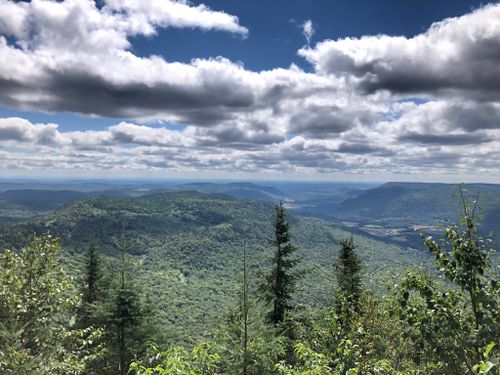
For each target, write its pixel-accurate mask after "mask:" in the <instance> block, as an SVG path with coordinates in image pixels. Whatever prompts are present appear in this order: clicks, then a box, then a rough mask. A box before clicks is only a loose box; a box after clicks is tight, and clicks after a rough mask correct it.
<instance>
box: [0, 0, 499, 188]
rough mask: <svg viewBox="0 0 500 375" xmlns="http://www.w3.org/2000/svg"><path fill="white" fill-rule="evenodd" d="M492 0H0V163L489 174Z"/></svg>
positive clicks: (495, 103)
mask: <svg viewBox="0 0 500 375" xmlns="http://www.w3.org/2000/svg"><path fill="white" fill-rule="evenodd" d="M499 150H500V3H498V2H488V1H481V2H479V1H460V0H443V1H434V0H420V1H411V2H410V1H400V0H393V1H392V0H391V1H389V0H385V1H384V0H382V1H376V2H375V1H371V0H363V1H362V0H349V1H345V0H314V1H311V0H286V1H285V0H271V1H270V0H267V1H260V0H253V1H243V0H217V1H215V0H214V1H204V2H202V1H192V2H187V1H183V0H144V1H135V0H100V1H90V0H63V1H51V0H33V1H31V2H25V1H22V2H21V1H18V2H14V1H9V0H0V176H2V177H68V178H75V177H76V178H134V177H137V178H161V179H168V178H188V179H204V178H206V179H208V178H209V179H214V178H223V179H252V180H265V179H294V180H317V181H318V180H326V181H339V180H340V181H389V180H401V181H443V182H462V181H463V182H469V181H478V182H499V183H500V152H498V151H499Z"/></svg>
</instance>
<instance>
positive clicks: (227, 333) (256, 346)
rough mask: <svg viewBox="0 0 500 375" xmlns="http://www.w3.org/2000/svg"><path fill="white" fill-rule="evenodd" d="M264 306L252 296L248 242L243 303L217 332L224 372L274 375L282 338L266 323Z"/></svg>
mask: <svg viewBox="0 0 500 375" xmlns="http://www.w3.org/2000/svg"><path fill="white" fill-rule="evenodd" d="M266 320H267V319H266V311H265V309H264V308H263V306H262V304H261V303H259V302H258V301H257V300H256V299H255V298H252V297H251V296H250V278H249V271H248V257H247V248H246V242H244V243H243V283H242V290H241V303H239V304H238V306H236V307H235V308H233V309H232V310H231V311H230V313H229V316H228V319H227V321H226V322H225V323H224V324H223V325H222V326H221V327H220V330H219V332H218V335H219V337H218V340H217V341H218V350H219V353H220V354H221V358H222V369H223V373H230V374H242V375H258V374H268V373H274V366H275V363H276V361H277V360H278V358H279V357H280V356H281V355H282V354H283V353H284V347H283V342H282V341H283V337H282V336H281V335H280V332H279V331H280V330H279V329H278V328H277V327H274V326H272V325H269V324H267V321H266Z"/></svg>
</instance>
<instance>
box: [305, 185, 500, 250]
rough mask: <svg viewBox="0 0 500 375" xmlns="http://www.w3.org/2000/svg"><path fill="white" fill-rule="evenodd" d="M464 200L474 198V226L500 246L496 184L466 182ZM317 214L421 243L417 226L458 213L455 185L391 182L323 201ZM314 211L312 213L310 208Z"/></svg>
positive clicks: (433, 227) (432, 227) (434, 224)
mask: <svg viewBox="0 0 500 375" xmlns="http://www.w3.org/2000/svg"><path fill="white" fill-rule="evenodd" d="M465 190H466V191H465V197H466V198H467V199H474V200H475V199H476V198H477V193H478V192H479V199H478V210H477V212H478V218H479V219H480V220H479V231H480V233H481V234H482V235H483V236H488V235H490V234H492V235H493V238H494V241H495V242H494V243H495V245H496V246H497V247H498V246H499V245H500V236H499V234H500V220H498V219H499V218H500V185H493V184H467V185H466V186H465ZM326 207H328V208H329V210H328V212H323V213H322V216H323V217H325V218H328V219H330V220H335V221H337V222H342V223H343V224H344V225H345V226H346V227H350V228H351V230H353V231H359V232H360V233H367V234H370V235H373V236H376V237H379V238H381V239H384V240H396V241H400V242H401V243H404V244H405V246H413V247H417V246H420V243H421V240H420V235H419V231H420V230H424V231H425V232H428V233H431V234H432V233H437V232H438V231H439V230H440V228H441V225H442V224H445V223H452V222H456V220H457V218H458V217H459V216H460V214H461V201H460V196H459V195H458V188H457V187H456V186H455V185H451V184H436V183H432V184H431V183H405V182H390V183H386V184H383V185H381V186H379V187H375V188H372V189H368V190H365V191H363V192H359V194H357V195H356V196H355V197H352V198H349V199H345V200H343V201H342V202H340V203H337V204H330V205H328V206H326ZM313 214H314V213H313Z"/></svg>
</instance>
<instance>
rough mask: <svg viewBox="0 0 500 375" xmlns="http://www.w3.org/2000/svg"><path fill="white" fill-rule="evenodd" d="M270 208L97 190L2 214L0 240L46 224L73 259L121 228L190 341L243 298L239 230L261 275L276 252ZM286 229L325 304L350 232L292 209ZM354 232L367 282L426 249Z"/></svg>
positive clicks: (180, 335) (108, 248)
mask: <svg viewBox="0 0 500 375" xmlns="http://www.w3.org/2000/svg"><path fill="white" fill-rule="evenodd" d="M274 215H275V212H274V206H273V204H271V203H266V202H262V201H250V200H244V199H237V198H231V197H228V196H223V195H213V194H212V195H207V194H202V193H198V192H173V193H161V194H155V195H149V196H143V197H128V198H118V197H95V198H91V199H88V200H83V201H78V202H75V203H73V204H70V205H68V206H65V207H63V208H61V209H59V210H57V211H55V212H54V213H51V214H49V215H45V216H41V217H38V218H35V219H32V220H31V221H28V222H24V223H19V224H15V225H14V224H5V223H4V225H5V227H4V229H3V230H2V231H1V232H0V238H1V241H2V242H3V243H2V244H1V248H7V247H11V245H17V246H20V245H22V242H23V239H25V238H27V235H28V234H29V233H30V232H32V231H35V232H38V233H45V232H50V233H52V234H54V235H57V236H59V237H60V238H61V243H62V247H63V249H64V250H65V252H66V254H67V262H68V264H76V263H75V259H76V260H77V259H79V258H80V255H81V254H82V253H83V252H84V250H85V249H86V248H87V247H88V244H89V242H90V240H91V239H92V238H95V240H96V242H97V245H98V247H99V249H100V250H101V252H103V253H104V254H106V255H107V256H108V257H110V258H113V257H115V256H116V255H117V250H116V245H115V240H116V239H117V238H118V237H119V236H120V233H121V231H122V229H123V228H124V232H125V237H126V239H127V240H128V243H129V244H128V249H129V253H130V254H132V255H134V256H136V257H137V258H138V259H140V260H141V262H142V267H143V268H144V272H142V274H143V275H144V276H143V279H144V281H145V282H146V284H147V285H148V289H149V290H150V291H151V293H152V294H154V295H155V297H156V298H157V300H158V301H159V302H158V309H159V312H158V316H159V317H160V320H161V322H162V325H161V326H162V329H164V330H165V332H164V333H165V335H166V336H168V337H170V338H171V339H173V340H177V341H185V340H188V341H189V340H190V339H192V338H195V337H199V336H200V335H203V334H205V333H206V332H207V328H210V327H214V326H215V324H216V322H218V321H220V319H221V314H224V313H225V311H226V310H227V309H228V308H229V306H230V305H232V304H235V303H237V300H236V299H235V298H236V297H235V296H236V290H237V289H238V288H239V286H240V282H241V272H240V271H241V266H242V258H241V255H242V240H243V238H245V239H247V241H248V249H249V256H250V259H251V263H252V264H253V267H252V269H253V271H252V275H253V276H252V280H253V281H254V284H255V280H256V277H257V273H258V272H257V269H262V268H264V267H266V266H267V264H268V262H269V259H270V256H271V254H272V247H271V246H270V243H269V240H270V239H271V238H272V236H273V226H272V225H273V216H274ZM290 230H291V233H292V241H293V242H294V243H295V244H296V245H298V246H299V248H300V251H299V254H300V257H301V258H302V260H303V261H302V264H301V267H303V268H304V269H305V270H308V271H310V272H309V273H308V276H307V278H306V280H305V281H304V283H303V285H302V287H303V290H304V292H302V293H299V296H298V299H299V301H300V302H303V303H305V304H307V305H308V306H310V307H312V306H315V305H317V304H323V303H325V302H326V301H328V299H329V298H330V297H331V290H332V283H333V279H334V277H333V269H332V263H333V260H334V258H335V257H336V255H337V251H338V248H339V246H338V243H339V240H340V239H342V238H346V237H348V236H349V235H350V234H349V233H348V232H346V231H344V230H342V229H339V228H338V227H336V226H334V225H333V224H331V223H327V222H325V221H322V220H320V219H313V218H302V217H299V216H293V214H292V216H291V217H290ZM354 240H355V242H356V244H357V245H358V246H359V253H360V256H361V258H362V260H363V261H364V264H365V270H364V272H365V273H366V278H365V280H366V282H367V283H368V284H369V287H370V288H371V287H373V288H380V285H381V281H382V280H383V279H385V273H386V272H390V273H395V272H398V271H402V270H403V269H404V268H405V267H410V266H411V267H415V265H417V264H421V263H422V262H424V261H425V259H427V254H426V252H425V251H411V250H406V249H403V248H400V247H398V246H395V245H388V244H387V243H384V242H382V241H376V240H373V239H368V238H366V237H363V236H355V237H354ZM422 249H423V246H422ZM73 271H74V272H75V273H77V270H73ZM379 290H380V289H379Z"/></svg>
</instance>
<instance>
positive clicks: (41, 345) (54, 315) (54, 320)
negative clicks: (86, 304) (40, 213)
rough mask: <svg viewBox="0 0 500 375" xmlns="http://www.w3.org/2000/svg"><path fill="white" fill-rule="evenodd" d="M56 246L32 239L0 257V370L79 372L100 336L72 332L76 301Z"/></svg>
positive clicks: (48, 239) (53, 241) (47, 238)
mask: <svg viewBox="0 0 500 375" xmlns="http://www.w3.org/2000/svg"><path fill="white" fill-rule="evenodd" d="M58 255H59V242H58V240H57V239H55V238H53V237H51V236H49V235H45V236H32V237H31V239H30V242H29V245H28V246H27V247H25V248H24V249H23V250H22V251H21V253H20V254H16V253H14V252H12V251H9V250H7V251H5V252H3V253H2V254H1V255H0V372H1V373H2V374H20V373H23V374H35V373H36V374H49V373H58V372H59V373H69V372H71V373H81V372H82V371H83V369H84V365H85V363H86V362H87V361H88V360H90V359H92V357H93V356H94V355H95V352H98V350H99V348H92V349H94V350H95V352H93V353H90V352H89V348H90V347H91V346H92V342H93V340H95V339H97V338H98V337H99V335H100V333H99V332H98V331H96V330H94V329H92V328H87V329H83V330H82V329H75V327H74V324H73V321H74V319H73V318H74V316H73V313H74V310H75V307H76V304H77V302H78V298H77V295H76V294H75V292H74V290H73V289H72V287H71V283H70V279H69V278H68V276H67V275H66V274H65V273H64V271H63V270H62V267H61V266H60V264H59V261H58Z"/></svg>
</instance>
